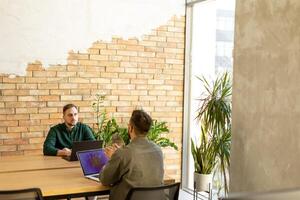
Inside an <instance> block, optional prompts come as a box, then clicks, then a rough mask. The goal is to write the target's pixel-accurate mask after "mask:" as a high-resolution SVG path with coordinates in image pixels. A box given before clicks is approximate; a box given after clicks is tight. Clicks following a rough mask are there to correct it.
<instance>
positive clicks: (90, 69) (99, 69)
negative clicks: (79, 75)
mask: <svg viewBox="0 0 300 200" xmlns="http://www.w3.org/2000/svg"><path fill="white" fill-rule="evenodd" d="M104 64H105V63H104ZM99 65H100V64H99ZM99 65H98V66H86V71H87V72H94V73H95V74H97V73H96V72H104V71H105V65H103V66H99Z"/></svg>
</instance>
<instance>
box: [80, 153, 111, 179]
mask: <svg viewBox="0 0 300 200" xmlns="http://www.w3.org/2000/svg"><path fill="white" fill-rule="evenodd" d="M77 157H78V160H79V161H80V165H81V169H82V171H83V175H84V177H86V178H88V179H91V180H94V181H98V182H99V173H100V172H101V170H102V168H103V166H104V165H105V164H106V163H107V162H108V158H107V157H106V155H105V153H104V149H92V150H86V151H78V152H77Z"/></svg>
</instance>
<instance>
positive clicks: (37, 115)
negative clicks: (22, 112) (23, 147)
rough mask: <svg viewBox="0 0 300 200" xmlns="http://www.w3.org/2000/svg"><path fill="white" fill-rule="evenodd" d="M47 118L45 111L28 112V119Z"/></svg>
mask: <svg viewBox="0 0 300 200" xmlns="http://www.w3.org/2000/svg"><path fill="white" fill-rule="evenodd" d="M48 118H49V114H46V113H42V114H30V119H48ZM24 132H25V131H24Z"/></svg>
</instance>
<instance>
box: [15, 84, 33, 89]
mask: <svg viewBox="0 0 300 200" xmlns="http://www.w3.org/2000/svg"><path fill="white" fill-rule="evenodd" d="M17 89H18V90H26V89H37V84H17Z"/></svg>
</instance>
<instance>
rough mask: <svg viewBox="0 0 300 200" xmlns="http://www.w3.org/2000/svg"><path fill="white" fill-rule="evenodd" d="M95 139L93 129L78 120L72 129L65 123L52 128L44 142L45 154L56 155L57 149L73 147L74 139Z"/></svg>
mask: <svg viewBox="0 0 300 200" xmlns="http://www.w3.org/2000/svg"><path fill="white" fill-rule="evenodd" d="M83 140H95V137H94V135H93V131H92V129H91V128H90V127H89V126H88V125H86V124H83V123H80V122H78V123H77V124H76V125H75V126H74V127H73V129H72V130H71V131H69V130H68V129H67V126H66V124H65V123H62V124H57V125H56V126H53V127H51V128H50V130H49V132H48V135H47V138H46V140H45V142H44V149H43V152H44V155H48V156H56V154H57V151H58V150H60V149H63V148H69V149H72V147H73V141H83Z"/></svg>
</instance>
